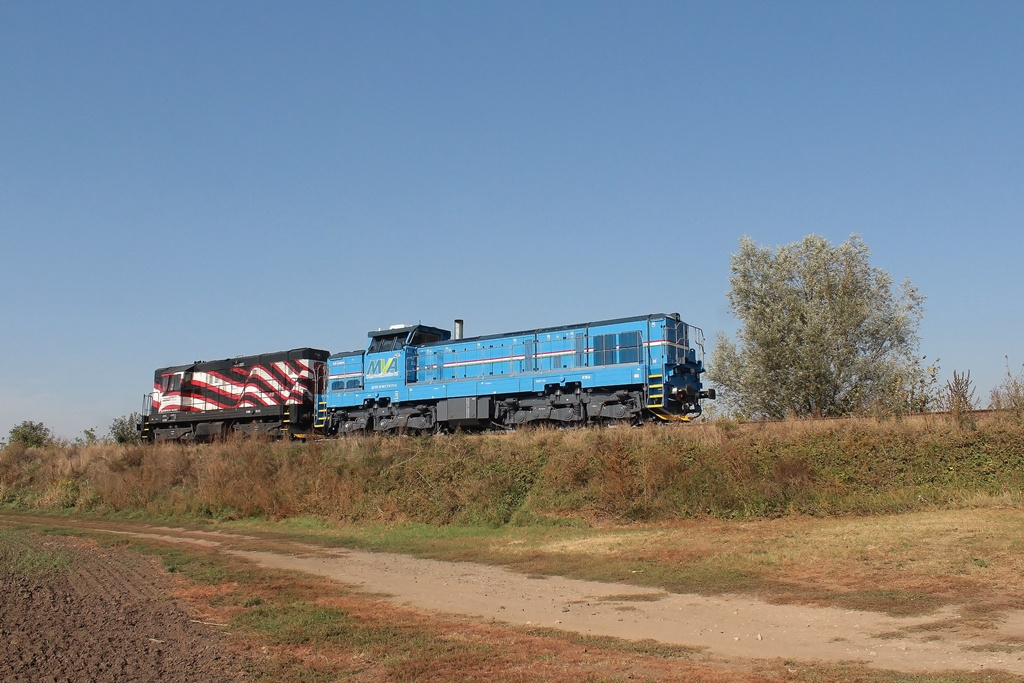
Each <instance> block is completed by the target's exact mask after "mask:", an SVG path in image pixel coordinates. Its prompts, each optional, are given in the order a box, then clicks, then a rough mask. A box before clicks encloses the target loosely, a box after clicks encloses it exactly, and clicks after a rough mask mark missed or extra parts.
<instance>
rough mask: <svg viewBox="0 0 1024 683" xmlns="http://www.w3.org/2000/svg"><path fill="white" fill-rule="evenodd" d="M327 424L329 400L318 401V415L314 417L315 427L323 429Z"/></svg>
mask: <svg viewBox="0 0 1024 683" xmlns="http://www.w3.org/2000/svg"><path fill="white" fill-rule="evenodd" d="M326 424H327V401H317V404H316V417H315V418H313V429H323V428H324V425H326Z"/></svg>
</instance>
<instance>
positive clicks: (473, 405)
mask: <svg viewBox="0 0 1024 683" xmlns="http://www.w3.org/2000/svg"><path fill="white" fill-rule="evenodd" d="M703 344H704V339H703V333H702V332H701V330H700V329H699V328H697V327H693V326H691V325H688V324H686V323H685V322H683V321H682V320H680V318H679V315H678V314H675V313H673V314H663V313H656V314H651V315H644V316H637V317H632V318H620V319H617V320H603V321H600V322H590V323H581V324H578V325H566V326H563V327H549V328H543V329H536V330H526V331H522V332H511V333H507V334H497V335H490V336H482V337H469V338H463V335H462V321H460V320H456V321H455V335H454V336H453V335H452V334H451V332H449V331H448V330H444V329H441V328H437V327H429V326H427V325H394V326H392V327H390V328H388V329H386V330H378V331H375V332H370V335H369V344H368V345H367V348H366V349H365V350H360V351H351V352H346V353H337V354H334V355H332V356H330V357H329V358H328V359H327V386H326V390H325V391H324V393H323V394H322V395H321V396H320V397H319V398H318V410H317V420H316V426H317V427H318V428H321V429H323V431H324V433H325V434H327V435H329V436H333V435H338V434H344V433H348V432H361V431H391V430H403V431H413V432H429V431H436V430H450V429H457V428H461V429H481V428H512V427H517V426H519V425H523V424H527V423H531V422H537V423H543V422H547V423H555V424H562V425H569V424H581V423H588V422H606V421H607V422H611V421H626V422H631V423H640V422H642V421H644V420H661V421H676V420H688V419H690V416H693V415H697V414H699V413H700V410H701V408H700V401H701V399H705V398H710V399H713V398H714V397H715V395H714V390H713V389H711V390H707V391H704V390H702V385H701V381H700V375H701V373H702V372H704V366H703V358H702V356H703Z"/></svg>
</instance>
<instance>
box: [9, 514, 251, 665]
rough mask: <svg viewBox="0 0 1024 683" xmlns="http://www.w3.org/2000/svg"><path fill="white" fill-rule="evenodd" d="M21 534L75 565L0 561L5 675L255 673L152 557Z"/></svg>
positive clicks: (30, 544) (28, 547) (25, 547)
mask: <svg viewBox="0 0 1024 683" xmlns="http://www.w3.org/2000/svg"><path fill="white" fill-rule="evenodd" d="M22 538H23V540H24V543H21V541H22ZM3 540H5V541H6V542H8V543H10V542H12V541H11V539H10V538H5V539H3ZM18 541H19V545H20V546H21V547H18V548H17V549H15V550H16V551H17V552H18V553H22V554H24V553H33V552H42V553H47V554H50V555H52V554H57V555H59V556H60V557H61V558H63V559H65V560H66V561H67V564H66V566H62V567H60V568H58V569H56V570H47V569H40V568H33V569H28V570H18V569H16V568H14V567H13V566H12V565H11V564H9V563H0V680H3V681H12V682H14V681H26V682H27V681H32V682H35V681H168V682H172V683H184V682H190V681H204V682H205V681H224V682H234V681H249V680H253V679H252V678H251V677H250V676H248V675H246V673H245V669H246V666H247V665H248V664H247V662H246V660H245V659H244V658H242V657H241V656H240V655H237V654H234V653H232V651H231V649H230V647H229V646H228V644H227V642H226V640H225V639H224V638H223V637H222V636H221V634H219V633H218V632H217V630H218V627H217V626H211V625H209V624H205V623H202V622H201V621H200V620H198V619H195V618H194V617H190V616H189V614H188V613H186V612H185V611H184V610H183V609H182V607H181V606H180V605H179V604H178V603H177V602H176V601H175V600H173V599H171V598H170V597H168V594H169V592H170V591H172V590H173V588H174V585H175V581H173V580H172V578H171V577H169V576H168V575H167V574H165V573H164V572H163V570H162V569H161V568H160V567H159V566H156V565H155V564H153V563H151V562H150V560H149V559H148V558H140V556H139V555H136V554H132V553H129V552H126V551H119V550H116V549H100V548H97V547H96V546H95V545H94V544H91V543H89V542H88V541H85V540H81V539H74V538H65V537H47V536H35V535H30V534H25V535H24V536H23V537H20V538H19V539H18ZM8 550H11V548H8Z"/></svg>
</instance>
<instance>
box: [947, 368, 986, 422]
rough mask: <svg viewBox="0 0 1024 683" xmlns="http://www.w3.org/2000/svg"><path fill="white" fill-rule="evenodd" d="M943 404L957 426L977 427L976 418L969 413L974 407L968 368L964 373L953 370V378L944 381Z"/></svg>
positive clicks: (972, 389) (972, 388)
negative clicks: (944, 393)
mask: <svg viewBox="0 0 1024 683" xmlns="http://www.w3.org/2000/svg"><path fill="white" fill-rule="evenodd" d="M943 404H944V407H945V408H946V410H947V411H949V414H950V416H951V417H952V418H953V422H954V423H956V425H957V427H959V428H960V429H965V428H970V429H977V427H978V423H977V420H975V419H974V417H973V416H972V414H971V412H972V411H973V410H974V408H975V402H974V387H973V386H972V383H971V371H970V370H968V371H967V372H964V373H960V372H957V371H956V370H954V371H953V379H952V380H947V381H946V395H945V396H944V397H943Z"/></svg>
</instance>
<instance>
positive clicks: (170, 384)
mask: <svg viewBox="0 0 1024 683" xmlns="http://www.w3.org/2000/svg"><path fill="white" fill-rule="evenodd" d="M328 356H330V353H329V352H328V351H323V350H321V349H310V348H303V349H293V350H291V351H280V352H277V353H266V354H262V355H259V356H244V357H240V358H229V359H227V360H219V361H206V362H203V361H198V362H196V363H192V364H191V365H178V366H173V367H168V368H160V369H159V370H157V371H156V374H155V377H154V381H153V391H152V393H151V394H150V395H149V397H148V401H147V402H148V405H147V406H146V408H145V410H144V411H143V417H142V426H141V428H142V438H143V440H144V441H147V442H157V441H191V440H200V441H205V440H209V439H212V438H215V437H223V436H227V435H229V434H233V433H238V434H246V435H257V434H266V435H269V436H304V435H305V434H307V433H308V432H309V430H310V429H311V428H312V426H313V421H314V417H315V412H316V411H315V403H316V400H317V394H319V393H321V392H323V389H324V380H325V377H326V361H327V357H328Z"/></svg>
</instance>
